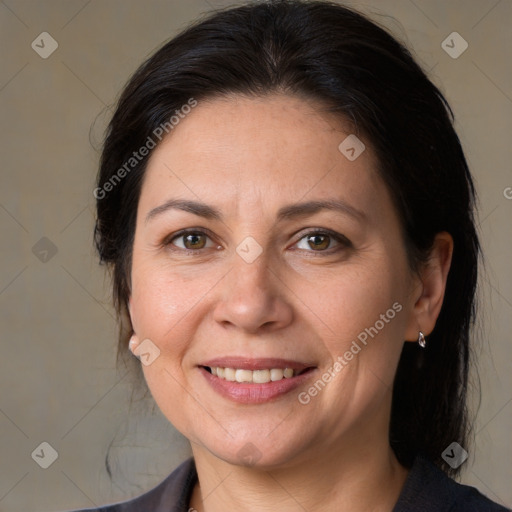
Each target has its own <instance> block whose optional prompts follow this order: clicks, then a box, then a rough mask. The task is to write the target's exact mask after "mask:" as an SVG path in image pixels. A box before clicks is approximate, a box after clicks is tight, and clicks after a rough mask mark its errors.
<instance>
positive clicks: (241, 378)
mask: <svg viewBox="0 0 512 512" xmlns="http://www.w3.org/2000/svg"><path fill="white" fill-rule="evenodd" d="M210 370H211V371H212V375H216V376H217V377H220V378H221V379H224V380H229V381H231V382H253V383H255V384H265V383H266V382H270V381H272V382H275V381H276V380H281V379H283V378H286V379H289V378H290V377H293V376H294V375H295V374H296V373H295V372H294V371H293V370H292V369H291V368H284V369H281V368H272V369H270V370H254V371H253V370H241V369H236V368H220V367H218V366H211V367H210Z"/></svg>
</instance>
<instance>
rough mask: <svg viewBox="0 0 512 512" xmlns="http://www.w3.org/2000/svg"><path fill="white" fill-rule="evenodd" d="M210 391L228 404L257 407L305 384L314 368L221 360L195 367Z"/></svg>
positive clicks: (282, 362)
mask: <svg viewBox="0 0 512 512" xmlns="http://www.w3.org/2000/svg"><path fill="white" fill-rule="evenodd" d="M199 369H200V370H201V373H202V374H203V376H204V378H205V379H206V381H207V382H208V384H209V385H210V386H211V388H212V389H213V390H214V391H215V392H216V393H218V394H220V395H222V396H223V397H225V398H228V399H230V400H232V401H235V402H239V403H244V404H258V403H263V402H268V401H270V400H272V399H276V398H278V397H282V396H283V395H285V394H287V393H290V392H291V391H292V390H294V389H295V388H297V387H298V386H300V385H301V384H303V383H304V382H305V381H306V380H309V379H310V377H311V374H312V373H313V372H314V370H315V369H316V366H312V365H308V364H304V363H298V362H296V361H286V360H282V359H258V360H255V359H245V358H222V359H218V360H214V361H208V362H207V363H205V364H202V365H199Z"/></svg>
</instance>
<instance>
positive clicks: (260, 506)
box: [95, 1, 505, 512]
mask: <svg viewBox="0 0 512 512" xmlns="http://www.w3.org/2000/svg"><path fill="white" fill-rule="evenodd" d="M95 196H96V198H97V226H96V242H97V247H98V250H99V253H100V256H101V259H102V261H103V262H106V263H108V264H109V265H110V266H111V268H112V270H113V276H114V297H115V301H116V306H117V309H118V312H119V315H120V318H121V335H120V340H119V350H120V353H121V354H123V353H124V352H125V351H126V350H127V348H129V350H131V352H132V353H133V354H134V355H136V356H137V358H138V359H139V360H136V359H135V358H133V361H134V362H136V363H137V364H138V368H139V371H140V370H142V373H143V376H144V380H145V382H146V383H147V385H148V387H149V390H150V391H151V394H152V396H153V397H154V399H155V401H156V403H157V404H158V406H159V407H160V409H161V411H162V413H163V414H164V415H165V416H166V417H167V418H168V419H169V421H170V422H172V423H173V424H174V425H175V427H176V428H177V429H178V430H179V431H181V432H182V433H183V434H184V435H185V436H186V437H187V438H188V439H189V440H190V443H191V447H192V452H193V458H192V459H190V460H188V461H186V462H185V463H184V464H182V465H181V466H180V467H179V468H178V469H177V470H176V471H174V472H173V473H172V474H171V475H170V476H169V477H167V478H166V479H165V480H164V481H163V482H162V483H161V484H160V485H158V486H157V487H155V488H154V489H151V490H149V491H148V492H147V493H145V494H144V495H142V496H140V497H137V498H135V499H133V500H130V501H127V502H123V503H118V504H115V505H111V506H107V507H104V508H101V509H99V510H103V511H109V512H115V511H148V512H149V511H152V512H157V511H158V512H163V511H164V510H165V511H171V510H172V511H186V510H196V511H199V512H201V511H207V512H215V511H226V510H247V511H263V510H265V511H266V510H275V509H279V510H280V511H296V510H307V511H311V512H313V511H317V510H322V511H340V510H350V511H356V512H357V511H363V510H364V511H367V510H372V511H382V512H384V511H395V512H398V511H406V510H407V511H411V510H428V511H429V512H432V511H448V510H450V511H468V510H471V511H483V510H485V511H500V510H505V508H503V507H502V506H500V505H498V504H495V503H493V502H491V501H490V500H489V499H487V498H486V497H485V496H483V495H482V494H480V493H479V492H478V491H477V490H476V489H474V488H472V487H467V486H463V485H460V484H457V483H456V482H455V481H454V480H452V479H451V478H450V477H451V476H455V475H457V474H458V472H459V471H460V469H461V464H462V463H463V462H464V460H465V457H466V456H467V453H466V450H465V448H467V447H468V439H467V438H468V428H469V425H470V423H469V421H468V418H467V412H466V402H465V400H466V387H467V373H468V364H469V350H470V345H469V339H470V338H469V330H470V326H471V324H472V320H473V313H474V292H475V286H476V278H477V263H478V255H479V242H478V238H477V235H476V232H475V226H474V220H473V201H474V189H473V182H472V179H471V175H470V172H469V170H468V167H467V164H466V161H465V158H464V154H463V152H462V149H461V146H460V143H459V139H458V137H457V135H456V133H455V131H454V129H453V127H452V119H451V111H450V109H449V106H448V105H447V103H446V101H445V99H444V98H443V96H442V94H441V93H440V92H439V91H438V90H437V88H436V87H435V86H434V85H433V84H432V83H431V82H430V81H429V80H428V78H427V77H426V76H425V74H424V73H423V72H422V70H421V69H420V68H419V66H418V65H417V64H416V63H415V62H414V60H413V59H412V57H411V55H410V54H409V52H408V51H407V50H406V49H405V48H404V47H403V46H401V45H400V44H399V43H398V42H397V41H396V40H394V39H393V38H392V37H391V36H390V35H389V34H388V33H387V32H386V31H384V30H383V29H381V28H380V27H378V26H376V25H375V24H374V23H372V22H370V21H369V20H367V19H366V18H365V17H363V16H361V15H360V14H358V13H356V12H354V11H352V10H349V9H347V8H344V7H341V6H339V5H336V4H329V3H323V2H301V1H273V2H265V3H264V2H256V3H254V4H250V5H246V6H243V7H238V8H233V9H230V10H226V11H223V12H218V13H215V14H213V15H212V16H210V17H209V18H208V19H205V20H203V21H201V22H200V23H197V24H196V25H194V26H192V27H191V28H189V29H188V30H186V31H184V32H183V33H182V34H180V35H178V36H177V37H175V38H174V39H173V40H171V41H170V42H169V43H167V44H166V45H165V46H163V47H162V48H161V49H160V50H159V51H157V52H156V53H155V54H154V55H153V56H152V57H151V58H149V59H148V60H147V61H146V62H145V63H144V64H143V65H142V66H141V67H140V68H139V70H138V71H137V72H136V73H135V75H134V76H133V77H132V79H131V80H130V82H129V83H128V85H127V86H126V88H125V90H124V92H123V94H122V96H121V98H120V101H119V104H118V106H117V110H116V112H115V114H114V116H113V119H112V121H111V124H110V127H109V131H108V135H107V138H106V141H105V145H104V149H103V155H102V161H101V169H100V173H99V180H98V186H97V188H96V190H95ZM139 361H140V362H139Z"/></svg>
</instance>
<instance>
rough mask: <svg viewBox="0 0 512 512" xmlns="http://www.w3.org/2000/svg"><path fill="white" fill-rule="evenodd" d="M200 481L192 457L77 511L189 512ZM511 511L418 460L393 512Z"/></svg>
mask: <svg viewBox="0 0 512 512" xmlns="http://www.w3.org/2000/svg"><path fill="white" fill-rule="evenodd" d="M196 482H197V472H196V468H195V464H194V459H193V458H190V459H188V460H186V461H185V462H183V464H181V465H180V466H179V467H178V468H177V469H176V470H174V471H173V472H172V473H171V474H170V475H169V476H168V477H167V478H166V479H165V480H164V481H163V482H161V483H160V484H159V485H157V486H156V487H154V488H153V489H151V490H150V491H148V492H146V493H145V494H143V495H141V496H139V497H137V498H133V499H131V500H128V501H123V502H121V503H115V504H113V505H107V506H104V507H100V508H95V509H87V510H85V509H83V510H78V511H75V512H188V511H189V502H190V497H191V494H192V490H193V489H194V485H195V483H196ZM507 511H508V512H510V509H507V508H505V507H502V506H501V505H498V504H497V503H494V502H493V501H491V500H489V499H488V498H486V497H485V496H484V495H483V494H481V493H480V492H478V490H477V489H475V488H474V487H470V486H467V485H462V484H459V483H457V482H455V480H452V479H451V478H449V477H448V476H447V475H446V474H445V473H444V472H443V471H441V470H440V469H438V468H437V467H436V466H434V464H432V463H431V462H429V461H428V460H426V459H424V458H421V457H416V459H415V461H414V464H413V466H412V468H411V470H410V472H409V475H408V476H407V479H406V481H405V484H404V487H403V489H402V492H401V493H400V496H399V498H398V502H397V504H396V505H395V507H394V508H393V511H392V512H507Z"/></svg>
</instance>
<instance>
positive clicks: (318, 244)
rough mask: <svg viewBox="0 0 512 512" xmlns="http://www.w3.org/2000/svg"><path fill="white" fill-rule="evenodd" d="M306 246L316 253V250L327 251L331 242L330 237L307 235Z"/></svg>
mask: <svg viewBox="0 0 512 512" xmlns="http://www.w3.org/2000/svg"><path fill="white" fill-rule="evenodd" d="M306 238H307V240H308V245H309V246H310V247H311V249H313V250H315V251H317V250H323V249H327V248H328V247H329V244H330V242H331V237H330V236H329V235H316V234H315V235H308V236H307V237H306Z"/></svg>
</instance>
